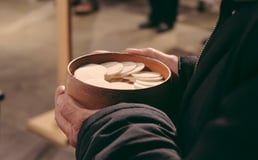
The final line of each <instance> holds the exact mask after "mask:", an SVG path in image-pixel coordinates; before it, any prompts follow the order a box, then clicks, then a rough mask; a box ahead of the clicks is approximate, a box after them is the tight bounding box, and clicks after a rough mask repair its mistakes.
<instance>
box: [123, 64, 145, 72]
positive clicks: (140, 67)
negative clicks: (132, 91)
mask: <svg viewBox="0 0 258 160" xmlns="http://www.w3.org/2000/svg"><path fill="white" fill-rule="evenodd" d="M144 67H145V65H144V63H136V67H135V68H134V69H133V70H132V71H130V72H129V73H127V74H134V73H137V72H140V71H142V70H143V69H144Z"/></svg>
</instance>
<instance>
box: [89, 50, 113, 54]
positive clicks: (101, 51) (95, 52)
mask: <svg viewBox="0 0 258 160" xmlns="http://www.w3.org/2000/svg"><path fill="white" fill-rule="evenodd" d="M97 53H110V51H107V50H95V51H93V52H90V53H89V54H97Z"/></svg>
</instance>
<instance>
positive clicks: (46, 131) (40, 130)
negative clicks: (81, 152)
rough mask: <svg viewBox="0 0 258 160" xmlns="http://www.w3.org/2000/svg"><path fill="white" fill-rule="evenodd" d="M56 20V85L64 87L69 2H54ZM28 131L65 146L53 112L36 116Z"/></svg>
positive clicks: (68, 51) (69, 53) (68, 49)
mask: <svg viewBox="0 0 258 160" xmlns="http://www.w3.org/2000/svg"><path fill="white" fill-rule="evenodd" d="M56 18H57V84H58V85H64V84H65V80H66V68H67V64H68V63H69V62H70V60H71V57H72V44H71V15H70V0H56ZM28 129H29V130H30V131H32V132H33V133H35V134H38V135H40V136H42V137H44V138H46V139H48V140H50V141H51V142H54V143H56V144H59V145H67V138H66V136H65V135H64V134H63V133H62V131H61V130H60V129H59V128H58V126H57V124H56V122H55V119H54V110H50V111H48V112H46V113H43V114H40V115H37V116H35V117H33V118H31V119H29V122H28Z"/></svg>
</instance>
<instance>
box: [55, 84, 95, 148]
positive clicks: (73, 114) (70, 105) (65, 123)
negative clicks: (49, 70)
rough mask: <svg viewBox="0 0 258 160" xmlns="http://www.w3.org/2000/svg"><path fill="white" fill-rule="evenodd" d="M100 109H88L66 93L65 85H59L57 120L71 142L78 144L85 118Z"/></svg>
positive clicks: (56, 107) (74, 144) (57, 91)
mask: <svg viewBox="0 0 258 160" xmlns="http://www.w3.org/2000/svg"><path fill="white" fill-rule="evenodd" d="M97 111H98V110H88V109H86V108H85V107H84V106H82V105H80V104H79V103H78V102H76V101H75V100H74V99H73V98H72V97H71V96H69V95H67V94H66V93H65V87H64V86H59V87H58V88H57V89H56V93H55V120H56V122H57V125H58V126H59V128H60V129H61V130H62V131H63V132H64V134H65V135H66V136H67V138H68V140H69V143H70V144H71V145H72V146H74V147H75V146H76V144H77V138H78V133H79V130H80V128H81V125H82V123H83V121H84V120H85V119H87V118H88V117H89V116H91V115H92V114H94V113H95V112H97Z"/></svg>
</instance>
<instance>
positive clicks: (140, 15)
mask: <svg viewBox="0 0 258 160" xmlns="http://www.w3.org/2000/svg"><path fill="white" fill-rule="evenodd" d="M64 2H65V0H64ZM98 3H99V9H98V10H97V11H95V12H92V13H90V14H87V15H86V14H84V15H81V14H80V15H78V14H76V13H75V12H74V8H73V7H72V5H71V6H70V9H71V29H72V32H71V33H72V34H71V35H72V37H71V41H72V51H71V53H72V57H73V58H75V57H78V56H80V55H84V54H87V53H89V52H91V51H94V50H100V49H101V50H110V51H123V50H124V49H125V48H127V47H135V48H144V47H153V48H156V49H158V50H161V51H163V52H165V53H167V54H176V55H180V56H183V55H199V54H200V51H201V49H202V46H203V42H204V41H205V40H206V39H207V38H208V37H209V35H210V34H211V32H212V30H213V28H214V26H215V23H216V20H217V17H218V10H217V6H215V7H213V6H211V5H210V4H208V5H204V7H205V8H200V7H203V6H200V2H199V1H198V0H181V1H179V8H178V15H177V21H176V23H175V24H174V27H173V28H172V29H169V30H167V31H165V32H162V33H158V32H156V31H155V30H153V29H140V28H139V24H141V23H142V22H145V21H146V20H147V18H148V15H149V13H150V6H149V3H148V0H99V1H98ZM56 7H57V6H56V3H55V1H54V0H8V1H4V0H1V1H0V19H1V21H0V37H1V38H0V90H1V91H3V92H4V95H5V98H4V100H1V101H0V107H1V112H0V114H1V115H0V120H1V121H0V125H1V126H0V159H1V160H60V159H62V160H73V159H75V156H74V149H73V148H72V147H70V146H60V145H57V144H55V143H52V142H50V141H49V140H47V139H45V138H44V137H41V136H39V135H37V134H35V133H33V132H31V131H30V130H28V127H27V123H28V120H29V119H31V118H32V117H35V116H37V115H39V114H42V113H44V112H47V111H49V110H52V109H53V107H54V91H55V89H56V87H57V72H58V71H57V62H58V60H57V59H58V56H57V50H58V48H57V47H58V46H57V43H58V40H59V39H58V35H57V32H58V27H57V16H56Z"/></svg>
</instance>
